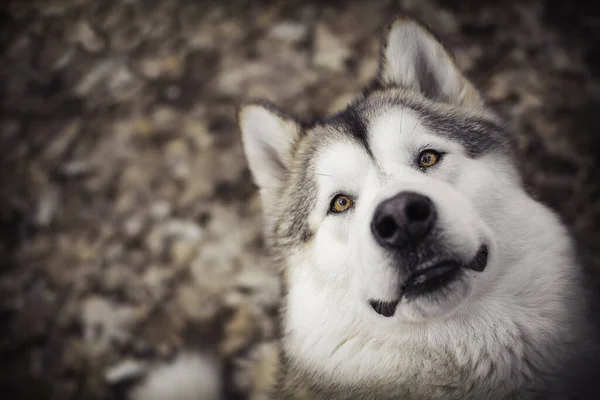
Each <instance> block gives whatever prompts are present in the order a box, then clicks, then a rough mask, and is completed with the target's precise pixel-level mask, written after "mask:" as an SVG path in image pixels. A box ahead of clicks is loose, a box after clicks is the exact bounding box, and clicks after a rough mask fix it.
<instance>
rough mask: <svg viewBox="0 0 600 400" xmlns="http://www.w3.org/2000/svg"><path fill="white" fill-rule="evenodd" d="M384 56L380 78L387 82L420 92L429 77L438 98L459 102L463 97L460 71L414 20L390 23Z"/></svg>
mask: <svg viewBox="0 0 600 400" xmlns="http://www.w3.org/2000/svg"><path fill="white" fill-rule="evenodd" d="M385 58H386V60H387V62H386V64H385V67H386V68H385V69H384V77H385V79H387V80H388V81H390V82H395V83H398V84H401V85H403V86H406V87H412V88H413V89H415V90H416V91H423V90H424V88H425V86H426V85H431V84H432V82H429V80H433V81H434V85H435V87H436V91H437V95H438V96H439V97H441V98H445V99H450V100H453V101H460V100H461V99H462V96H464V93H463V88H464V86H463V79H462V75H461V73H460V71H458V69H457V68H456V67H455V65H454V63H453V62H452V60H451V59H450V57H449V56H448V54H447V53H446V50H444V48H443V47H442V46H441V45H440V44H439V43H438V42H437V41H436V40H432V37H431V34H430V33H429V32H426V31H425V30H423V29H422V28H421V27H420V26H419V25H418V24H417V23H416V22H413V21H400V22H399V23H396V24H394V25H393V26H392V28H391V30H390V33H389V35H388V45H387V47H386V49H385ZM415 60H419V62H415ZM423 68H428V72H429V74H426V75H424V74H423V72H424V70H423Z"/></svg>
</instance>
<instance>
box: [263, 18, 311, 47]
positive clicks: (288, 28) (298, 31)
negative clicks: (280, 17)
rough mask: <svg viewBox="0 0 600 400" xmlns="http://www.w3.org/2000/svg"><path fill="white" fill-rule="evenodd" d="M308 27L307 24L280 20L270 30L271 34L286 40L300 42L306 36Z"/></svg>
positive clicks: (275, 37) (273, 36)
mask: <svg viewBox="0 0 600 400" xmlns="http://www.w3.org/2000/svg"><path fill="white" fill-rule="evenodd" d="M307 32H308V28H307V26H306V25H305V24H302V23H298V22H291V21H284V22H280V23H278V24H277V25H275V26H273V28H271V30H270V31H269V36H270V37H272V38H274V39H278V40H283V41H286V42H292V43H296V42H300V41H301V40H303V39H304V38H305V37H306V34H307Z"/></svg>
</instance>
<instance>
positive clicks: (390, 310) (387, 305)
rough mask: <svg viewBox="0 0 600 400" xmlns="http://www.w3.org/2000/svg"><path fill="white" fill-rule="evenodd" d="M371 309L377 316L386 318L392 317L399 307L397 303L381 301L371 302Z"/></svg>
mask: <svg viewBox="0 0 600 400" xmlns="http://www.w3.org/2000/svg"><path fill="white" fill-rule="evenodd" d="M369 303H371V307H373V310H375V312H376V313H377V314H380V315H383V316H384V317H391V316H392V315H394V314H395V313H396V306H398V302H397V301H379V300H371V301H370V302H369Z"/></svg>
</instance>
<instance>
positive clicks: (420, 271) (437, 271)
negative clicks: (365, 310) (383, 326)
mask: <svg viewBox="0 0 600 400" xmlns="http://www.w3.org/2000/svg"><path fill="white" fill-rule="evenodd" d="M487 262H488V248H487V246H486V245H482V246H480V247H479V250H478V251H477V254H476V255H475V257H473V259H472V260H471V261H470V262H469V263H468V264H464V263H461V262H460V261H456V260H452V259H448V260H441V261H436V262H435V263H433V264H432V265H430V266H427V267H425V268H416V271H415V272H413V273H412V274H411V275H409V277H408V279H407V280H406V281H405V282H404V284H403V285H402V287H401V289H400V296H399V298H398V299H397V300H395V301H379V300H370V304H371V307H372V308H373V310H375V312H376V313H377V314H380V315H382V316H384V317H391V316H393V315H394V313H395V312H396V308H397V307H398V303H399V302H400V300H402V299H403V298H404V299H406V300H408V301H410V300H414V299H416V298H419V297H422V296H424V295H428V294H432V293H434V292H437V291H439V290H441V289H443V288H445V287H447V286H448V285H450V284H451V283H452V282H454V281H455V280H457V279H459V278H460V276H461V275H462V274H463V273H464V270H465V269H469V270H472V271H476V272H482V271H483V270H484V269H485V267H486V266H487Z"/></svg>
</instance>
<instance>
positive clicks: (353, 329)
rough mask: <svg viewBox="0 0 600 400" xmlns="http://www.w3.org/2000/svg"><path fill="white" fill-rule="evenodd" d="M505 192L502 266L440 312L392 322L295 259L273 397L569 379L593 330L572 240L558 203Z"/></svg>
mask: <svg viewBox="0 0 600 400" xmlns="http://www.w3.org/2000/svg"><path fill="white" fill-rule="evenodd" d="M507 191H511V192H514V193H510V196H509V197H510V198H512V201H513V202H517V203H518V204H519V205H520V206H516V205H515V204H513V205H512V206H511V207H507V208H506V209H504V210H497V212H498V213H503V215H504V217H503V218H501V220H502V223H501V224H499V226H496V227H494V228H495V230H497V229H501V230H505V232H504V233H502V232H499V234H500V235H502V236H504V238H503V239H504V242H503V243H501V246H500V247H499V248H498V251H499V253H500V258H501V259H502V260H504V264H503V265H497V266H496V271H490V272H489V273H490V274H494V277H493V279H489V282H490V283H489V285H487V286H486V287H481V288H480V290H479V293H474V294H473V296H472V298H471V299H469V301H468V302H467V304H465V305H463V306H462V307H461V308H459V309H458V310H456V311H455V312H454V313H453V314H452V315H449V316H446V317H444V318H440V319H437V320H431V321H428V322H425V323H418V324H410V323H395V322H394V321H390V320H388V319H385V318H383V317H381V316H379V315H376V314H375V313H373V312H371V313H369V312H367V310H365V308H366V307H367V305H363V304H355V301H354V300H353V297H352V296H351V295H350V293H351V290H352V289H350V290H346V291H343V290H340V289H342V288H344V285H345V284H346V282H343V281H340V282H338V287H331V286H330V284H328V287H324V285H323V284H322V283H321V282H320V281H319V279H318V277H316V276H314V275H310V274H307V273H305V272H304V271H303V268H302V264H303V263H307V262H310V261H309V260H297V259H296V260H293V262H291V261H292V260H290V259H288V260H287V261H288V263H290V264H293V265H294V269H293V270H288V279H287V282H286V284H287V287H288V295H287V299H286V307H285V310H286V311H285V313H284V315H283V328H284V338H283V352H284V355H285V356H284V357H283V360H285V361H284V364H285V365H284V368H283V369H282V376H281V377H280V378H281V389H282V393H279V395H278V396H277V398H323V399H325V398H326V399H359V398H378V399H387V398H403V399H421V398H427V399H448V398H460V399H466V398H469V399H470V398H472V399H481V398H486V399H505V398H537V396H539V394H540V393H541V392H542V391H543V390H545V389H548V388H549V387H550V385H551V384H552V383H553V382H554V380H555V378H556V377H560V376H564V374H565V371H564V370H563V369H564V366H565V365H569V363H570V362H571V360H572V359H573V358H577V357H580V356H582V355H583V352H585V351H586V349H589V347H588V346H589V342H590V340H588V339H591V338H590V337H589V336H588V335H590V334H591V333H590V332H589V331H588V326H587V325H586V324H587V322H586V321H585V319H584V316H583V315H582V314H578V313H574V312H573V310H582V309H583V308H584V307H582V306H581V305H580V304H577V303H578V302H580V301H581V299H582V297H581V296H582V293H581V292H580V289H579V288H581V282H580V279H581V277H580V276H579V275H578V272H579V268H577V267H576V266H574V265H572V264H573V263H574V262H575V261H574V258H573V257H572V249H571V241H570V239H569V237H568V235H567V233H566V232H565V231H564V229H563V228H562V225H561V224H560V223H559V221H558V220H557V217H556V216H555V215H554V214H553V213H552V212H551V211H549V210H548V209H547V208H545V207H544V206H542V205H540V204H539V203H537V202H535V201H533V200H532V199H531V198H529V197H528V196H527V195H525V194H524V193H523V192H522V191H521V190H520V188H517V187H514V188H513V189H507ZM509 233H510V234H509ZM481 293H486V295H485V296H479V294H481ZM557 390H558V389H557ZM563 394H564V393H563ZM544 398H547V397H544ZM560 398H566V397H560Z"/></svg>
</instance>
